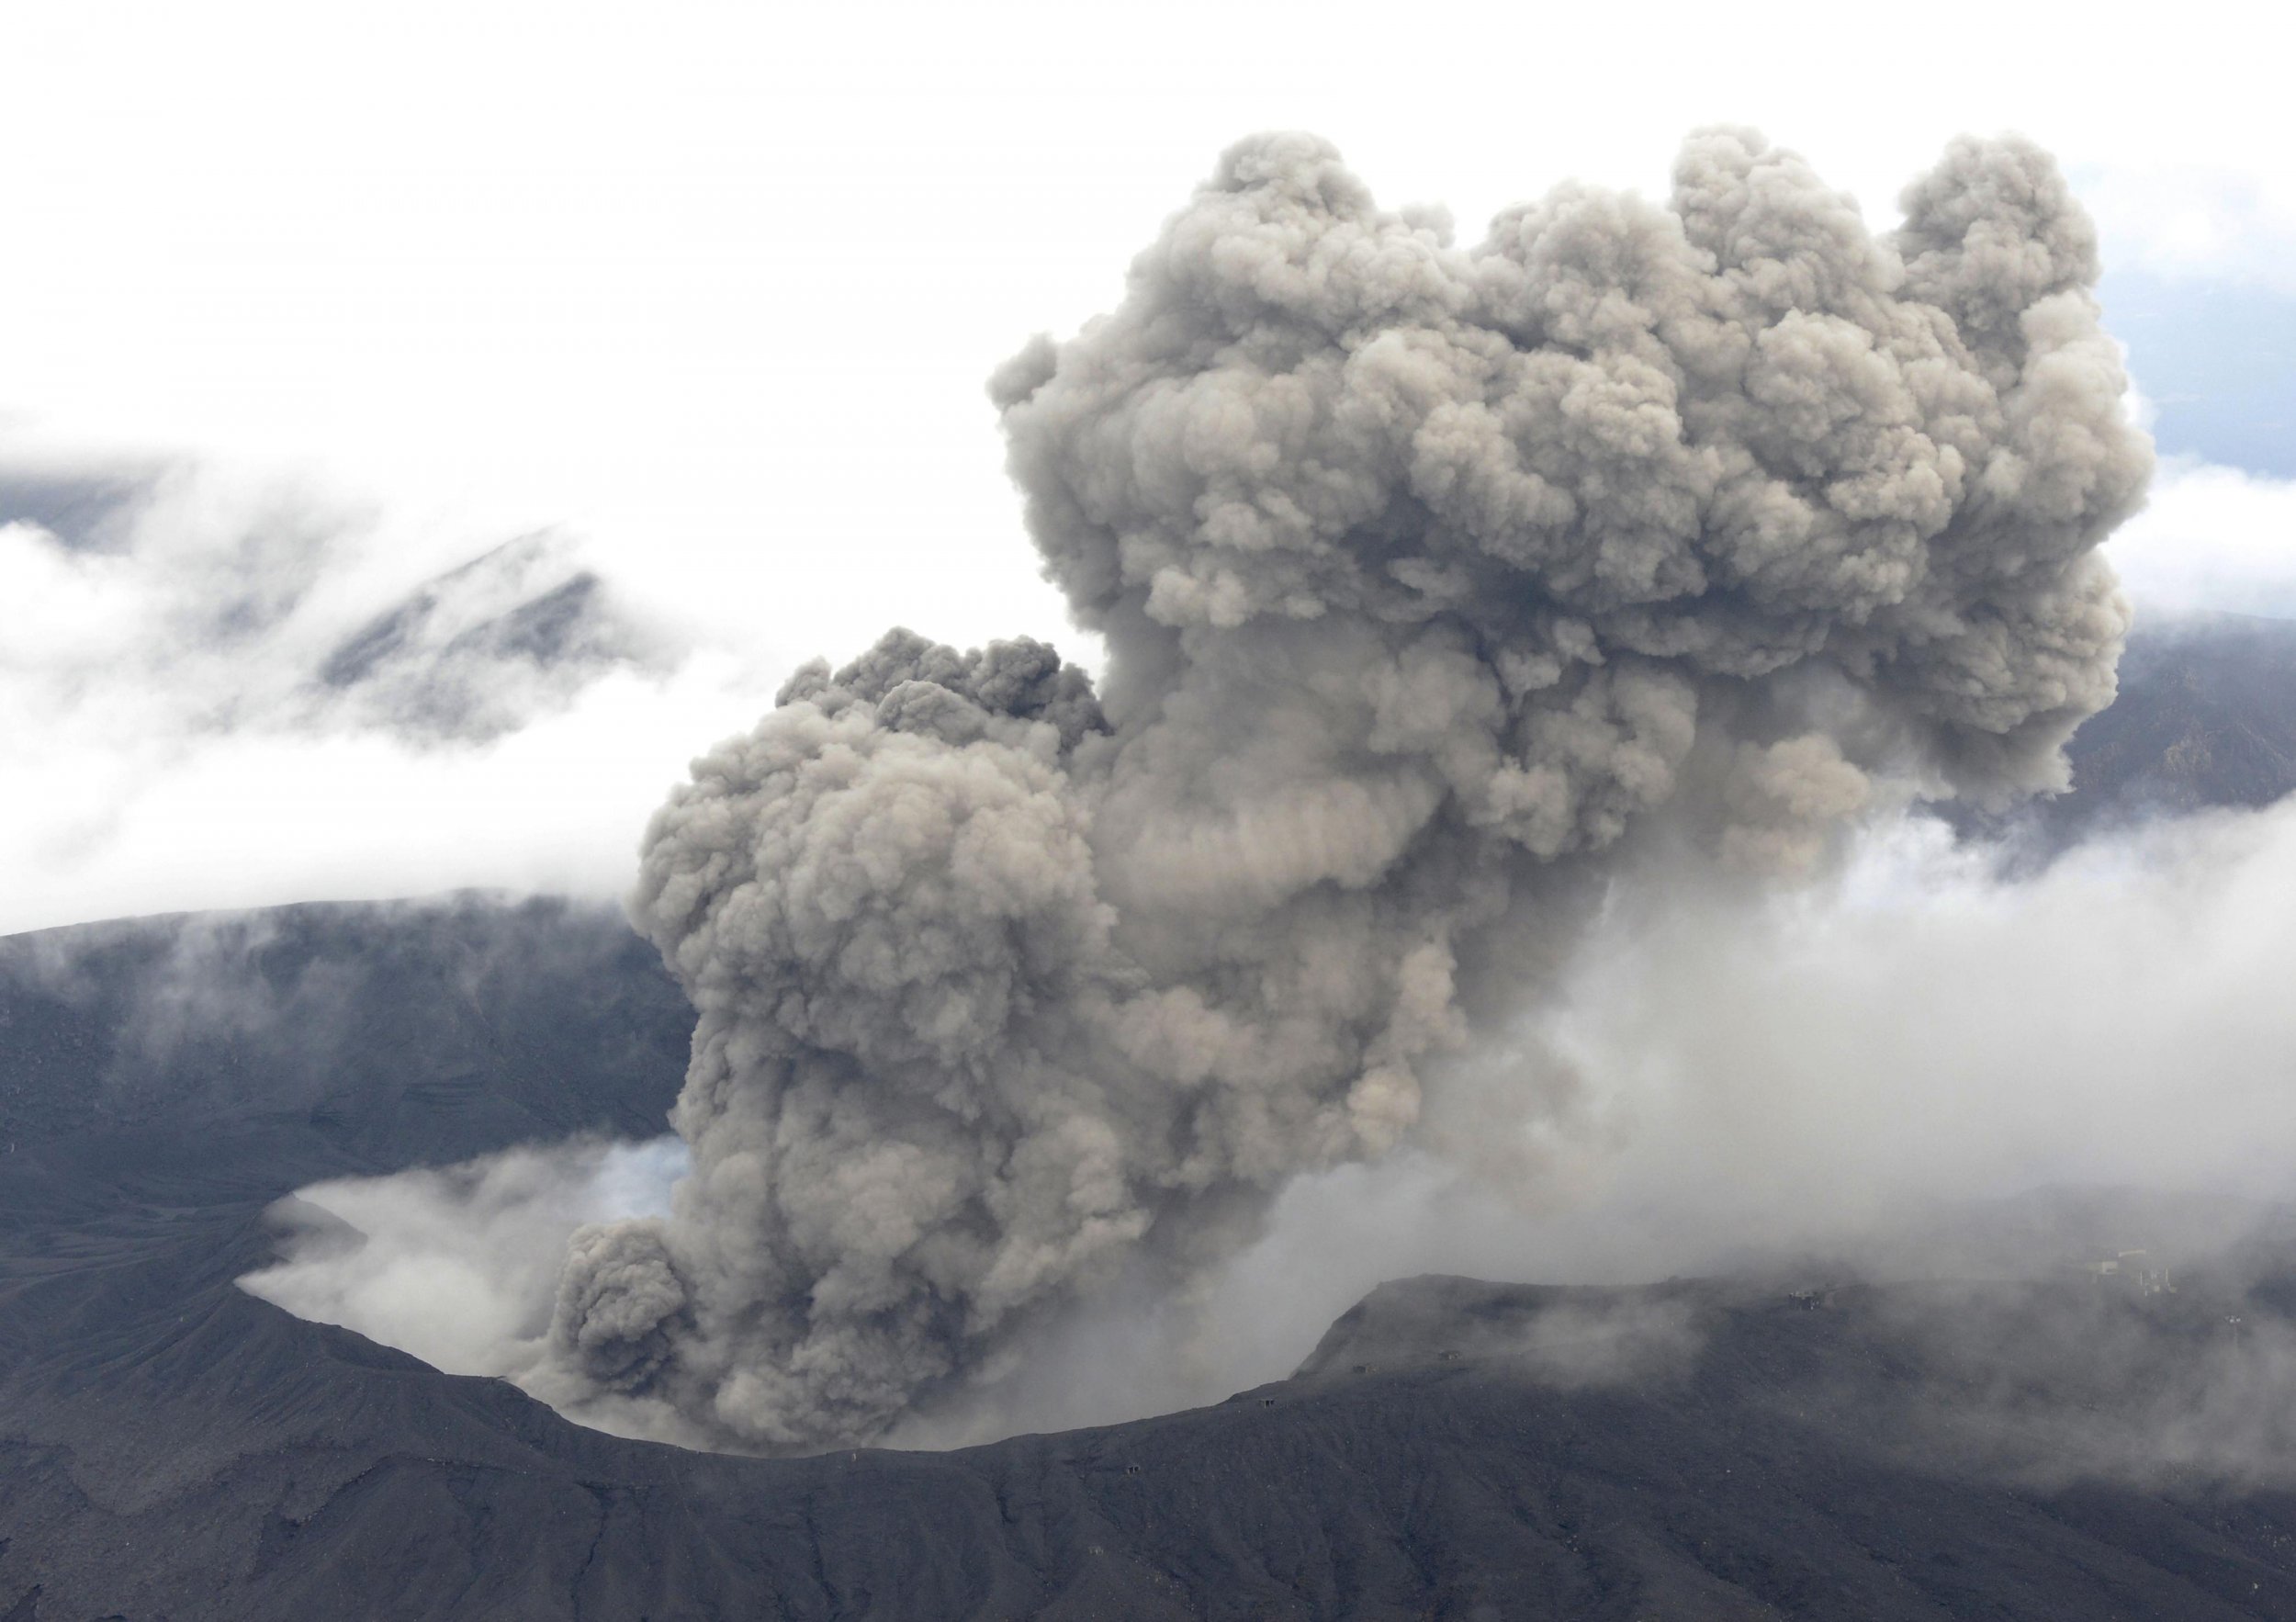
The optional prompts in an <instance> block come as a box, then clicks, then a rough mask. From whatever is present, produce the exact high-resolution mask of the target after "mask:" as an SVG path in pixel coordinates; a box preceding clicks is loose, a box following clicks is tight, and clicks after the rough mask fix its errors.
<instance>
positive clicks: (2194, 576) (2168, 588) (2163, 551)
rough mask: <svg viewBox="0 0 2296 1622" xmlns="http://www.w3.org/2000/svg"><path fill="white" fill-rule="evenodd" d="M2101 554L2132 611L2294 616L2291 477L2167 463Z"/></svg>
mask: <svg viewBox="0 0 2296 1622" xmlns="http://www.w3.org/2000/svg"><path fill="white" fill-rule="evenodd" d="M2105 550H2106V555H2107V556H2108V557H2110V558H2111V559H2112V563H2113V567H2114V568H2115V569H2118V570H2119V571H2120V573H2121V579H2122V583H2123V584H2124V585H2125V586H2126V587H2127V589H2128V591H2129V593H2130V595H2131V596H2132V597H2133V598H2134V599H2135V601H2136V603H2137V607H2138V609H2139V612H2140V613H2144V612H2146V611H2150V612H2152V613H2155V614H2178V613H2184V612H2189V611H2191V610H2194V609H2213V610H2218V611H2222V612H2224V613H2230V614H2263V615H2267V616H2269V617H2273V618H2282V619H2285V618H2296V480H2290V479H2272V478H2268V477H2266V476H2264V475H2261V474H2255V473H2247V472H2244V471H2242V470H2241V469H2239V468H2236V467H2215V466H2212V465H2210V464H2207V463H2196V462H2170V463H2167V464H2166V465H2165V466H2163V467H2162V468H2161V470H2160V472H2159V474H2158V475H2157V476H2156V477H2155V479H2154V481H2153V492H2152V500H2151V501H2150V502H2149V503H2148V504H2147V505H2146V507H2145V509H2144V512H2142V513H2138V514H2137V515H2136V516H2135V517H2134V518H2133V519H2131V520H2130V521H2129V522H2128V523H2127V524H2124V525H2123V526H2122V528H2121V530H2120V531H2119V533H2117V534H2116V535H2114V536H2113V538H2112V539H2111V540H2110V542H2109V543H2107V546H2106V548H2105Z"/></svg>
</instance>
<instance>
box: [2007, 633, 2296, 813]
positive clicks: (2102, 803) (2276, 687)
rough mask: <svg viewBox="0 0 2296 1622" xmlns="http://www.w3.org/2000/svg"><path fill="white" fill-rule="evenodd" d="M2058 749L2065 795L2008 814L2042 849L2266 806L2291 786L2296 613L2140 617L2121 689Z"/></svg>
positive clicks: (2294, 777) (2294, 778)
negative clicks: (2160, 818)
mask: <svg viewBox="0 0 2296 1622" xmlns="http://www.w3.org/2000/svg"><path fill="white" fill-rule="evenodd" d="M2065 753H2066V754H2067V755H2068V756H2069V757H2070V758H2071V760H2072V762H2073V789H2072V792H2071V793H2069V794H2062V795H2059V796H2058V797H2057V798H2055V799H2054V800H2044V801H2040V802H2037V803H2036V804H2035V805H2032V806H2031V807H2029V808H2028V809H2026V810H2024V811H2022V812H2020V813H2018V814H2016V816H2015V817H2013V818H2012V819H2011V820H2012V822H2013V823H2015V824H2016V825H2017V826H2018V827H2019V828H2022V829H2024V830H2025V831H2026V832H2027V833H2028V834H2029V835H2030V836H2031V837H2032V838H2034V839H2035V840H2036V842H2037V843H2038V844H2039V845H2040V846H2041V847H2042V848H2043V849H2044V850H2061V849H2063V848H2064V847H2065V846H2066V845H2069V844H2071V843H2072V842H2074V841H2075V840H2077V839H2080V838H2082V837H2083V836H2084V835H2086V834H2088V833H2091V832H2094V831H2096V830H2098V829H2099V828H2111V827H2113V826H2115V825H2118V824H2122V823H2126V822H2131V821H2134V820H2136V819H2138V818H2140V817H2148V816H2153V815H2156V814H2158V813H2161V812H2172V813H2173V812H2186V811H2197V810H2200V809H2202V808H2203V807H2207V806H2213V805H2236V806H2256V805H2269V804H2271V803H2272V802H2273V801H2275V800H2277V799H2279V798H2280V797H2281V796H2282V795H2284V794H2288V793H2290V791H2291V790H2296V622H2291V621H2289V620H2273V619H2256V618H2252V617H2250V616H2248V615H2245V614H2193V615H2190V616H2188V617H2184V618H2179V619H2172V620H2167V621H2164V622H2162V623H2161V624H2159V625H2140V626H2139V627H2138V628H2137V630H2136V632H2135V634H2134V635H2133V636H2131V638H2130V640H2129V648H2128V652H2127V653H2126V654H2125V655H2123V656H2122V661H2121V696H2120V697H2119V698H2118V699H2117V700H2115V701H2114V703H2113V704H2112V706H2111V707H2110V709H2107V710H2106V711H2105V712H2104V713H2103V714H2101V715H2096V716H2093V717H2091V718H2090V719H2089V720H2088V721H2087V722H2086V723H2084V724H2083V725H2082V727H2081V729H2080V730H2079V731H2078V732H2077V733H2075V734H2074V735H2073V741H2072V743H2071V744H2070V745H2069V746H2067V748H2066V750H2065ZM1963 821H1964V825H1965V826H1968V827H1971V828H1979V829H1981V830H1982V831H1991V832H1998V831H2000V829H1999V828H1998V825H1986V824H1984V823H1983V822H1982V821H1981V819H1977V818H1974V817H1971V818H1964V819H1963Z"/></svg>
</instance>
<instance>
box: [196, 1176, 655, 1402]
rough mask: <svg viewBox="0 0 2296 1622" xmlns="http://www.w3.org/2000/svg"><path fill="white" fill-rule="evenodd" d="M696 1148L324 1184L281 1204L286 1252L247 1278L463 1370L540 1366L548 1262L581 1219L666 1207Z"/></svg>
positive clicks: (280, 1301)
mask: <svg viewBox="0 0 2296 1622" xmlns="http://www.w3.org/2000/svg"><path fill="white" fill-rule="evenodd" d="M686 1163H687V1157H686V1149H685V1145H684V1144H683V1143H680V1142H679V1141H678V1140H677V1139H676V1138H674V1137H662V1138H657V1139H655V1140H653V1141H652V1142H650V1143H605V1142H601V1141H597V1140H578V1141H576V1142H574V1143H558V1144H550V1145H537V1146H527V1147H520V1148H516V1149H512V1150H508V1151H505V1152H504V1153H502V1154H501V1155H490V1156H488V1157H486V1158H484V1159H481V1160H476V1161H471V1162H469V1163H467V1164H466V1165H462V1166H445V1167H438V1168H432V1167H423V1168H420V1169H417V1170H414V1171H408V1172H401V1173H400V1174H398V1175H397V1176H395V1177H353V1178H345V1179H343V1180H342V1181H339V1182H332V1183H319V1184H314V1185H313V1186H312V1187H310V1188H305V1189H303V1190H302V1191H301V1192H300V1193H298V1194H297V1195H296V1196H295V1197H294V1198H292V1199H290V1200H283V1201H281V1202H280V1204H279V1205H278V1206H276V1207H275V1208H274V1210H273V1212H272V1215H273V1220H274V1221H275V1222H276V1223H277V1224H278V1227H279V1230H280V1235H281V1251H282V1256H283V1259H282V1260H281V1261H280V1263H279V1264H278V1265H277V1266H276V1267H270V1268H267V1269H265V1270H264V1271H262V1272H259V1273H253V1274H250V1275H248V1277H246V1278H243V1279H242V1280H241V1284H242V1287H243V1288H244V1289H246V1290H248V1291H249V1292H250V1293H251V1294H253V1295H257V1296H260V1297H262V1298H263V1299H264V1300H265V1301H271V1302H274V1303H276V1305H279V1306H282V1307H285V1308H286V1309H287V1311H288V1312H293V1313H295V1314H296V1315H297V1316H298V1317H302V1318H310V1319H315V1320H317V1321H319V1322H321V1323H327V1324H342V1325H343V1327H345V1328H347V1329H354V1330H356V1331H358V1332H359V1333H360V1334H362V1335H368V1336H370V1337H371V1338H373V1339H376V1340H380V1341H384V1342H386V1343H388V1344H389V1345H392V1346H398V1347H399V1348H400V1349H401V1350H403V1351H408V1352H411V1353H413V1354H414V1355H415V1356H416V1357H421V1358H422V1359H423V1360H424V1361H425V1362H428V1363H431V1364H433V1365H434V1366H435V1367H438V1368H441V1369H450V1370H452V1371H454V1372H456V1373H459V1374H491V1375H498V1376H509V1375H512V1374H515V1373H518V1372H520V1371H521V1370H522V1369H523V1368H524V1367H525V1366H526V1365H527V1364H528V1363H530V1362H531V1361H532V1360H533V1354H532V1352H531V1351H530V1350H528V1349H526V1348H527V1343H530V1342H533V1341H535V1340H536V1339H537V1338H538V1337H539V1336H540V1335H542V1333H543V1332H544V1331H545V1330H546V1329H547V1328H548V1327H549V1324H550V1308H551V1304H552V1301H553V1300H554V1299H555V1297H556V1294H557V1275H556V1271H555V1269H554V1267H551V1266H550V1265H549V1263H550V1262H551V1261H553V1260H555V1257H556V1256H557V1253H558V1252H559V1251H560V1250H562V1249H563V1247H564V1245H565V1244H566V1237H567V1235H568V1233H571V1232H573V1230H574V1229H575V1228H577V1227H579V1226H580V1225H581V1224H582V1223H584V1222H604V1221H608V1220H611V1219H614V1218H621V1217H644V1216H651V1215H657V1214H659V1213H661V1212H663V1211H668V1209H669V1189H670V1184H671V1183H673V1182H674V1181H676V1180H677V1178H678V1177H681V1176H682V1175H684V1172H685V1169H686Z"/></svg>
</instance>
